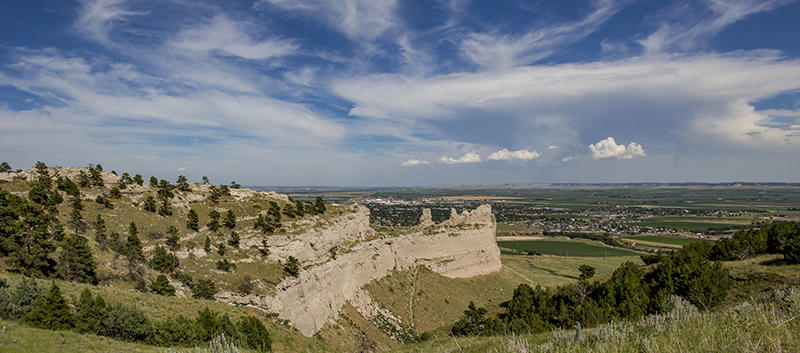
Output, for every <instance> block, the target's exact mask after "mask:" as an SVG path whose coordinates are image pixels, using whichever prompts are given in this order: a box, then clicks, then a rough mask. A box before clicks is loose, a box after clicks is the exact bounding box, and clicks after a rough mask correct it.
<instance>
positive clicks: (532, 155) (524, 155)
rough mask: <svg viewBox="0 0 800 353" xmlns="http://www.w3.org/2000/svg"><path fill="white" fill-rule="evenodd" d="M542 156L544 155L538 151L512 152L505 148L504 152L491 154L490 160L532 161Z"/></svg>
mask: <svg viewBox="0 0 800 353" xmlns="http://www.w3.org/2000/svg"><path fill="white" fill-rule="evenodd" d="M541 155H542V154H541V153H539V152H536V151H528V150H519V151H513V152H511V151H509V150H508V149H506V148H504V149H502V150H499V151H497V152H495V153H492V154H490V155H489V157H488V159H490V160H493V161H511V160H522V161H529V160H531V159H536V158H539V157H540V156H541Z"/></svg>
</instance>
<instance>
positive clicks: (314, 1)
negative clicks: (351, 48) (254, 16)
mask: <svg viewBox="0 0 800 353" xmlns="http://www.w3.org/2000/svg"><path fill="white" fill-rule="evenodd" d="M261 3H269V4H271V5H274V6H277V7H279V8H282V9H285V10H294V11H303V12H308V13H311V14H313V15H314V16H316V17H319V18H322V19H324V20H325V21H327V22H328V23H329V24H330V25H331V26H333V27H335V28H336V29H338V30H339V31H341V32H342V33H344V34H345V35H346V36H347V37H349V38H350V39H352V40H356V41H372V40H374V39H375V38H377V37H379V36H381V35H382V34H383V33H384V32H386V31H387V30H389V29H390V28H392V27H394V26H395V25H396V24H397V21H398V20H397V18H396V16H395V13H394V11H395V9H396V8H397V0H261V1H260V2H259V3H258V4H256V8H259V7H260V6H259V4H261Z"/></svg>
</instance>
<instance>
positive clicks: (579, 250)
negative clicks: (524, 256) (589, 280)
mask: <svg viewBox="0 0 800 353" xmlns="http://www.w3.org/2000/svg"><path fill="white" fill-rule="evenodd" d="M497 246H499V247H501V248H506V249H513V250H522V251H535V252H538V253H540V254H543V255H565V256H584V257H606V256H612V257H613V256H638V255H639V254H638V253H636V252H634V251H631V250H626V249H618V248H612V247H607V246H602V245H592V244H587V243H583V242H578V241H568V240H563V241H561V240H521V241H498V242H497Z"/></svg>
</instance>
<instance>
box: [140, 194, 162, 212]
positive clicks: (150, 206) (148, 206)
mask: <svg viewBox="0 0 800 353" xmlns="http://www.w3.org/2000/svg"><path fill="white" fill-rule="evenodd" d="M142 208H144V210H145V211H147V212H155V211H156V210H157V209H158V206H157V205H156V199H155V198H154V197H153V195H147V198H146V199H144V203H143V204H142Z"/></svg>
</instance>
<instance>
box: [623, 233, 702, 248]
mask: <svg viewBox="0 0 800 353" xmlns="http://www.w3.org/2000/svg"><path fill="white" fill-rule="evenodd" d="M622 238H623V239H625V240H639V241H647V242H651V243H660V244H669V245H680V246H685V245H689V244H691V243H695V242H698V241H707V242H710V241H711V240H708V239H696V238H679V237H668V236H658V235H635V236H629V237H622Z"/></svg>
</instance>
